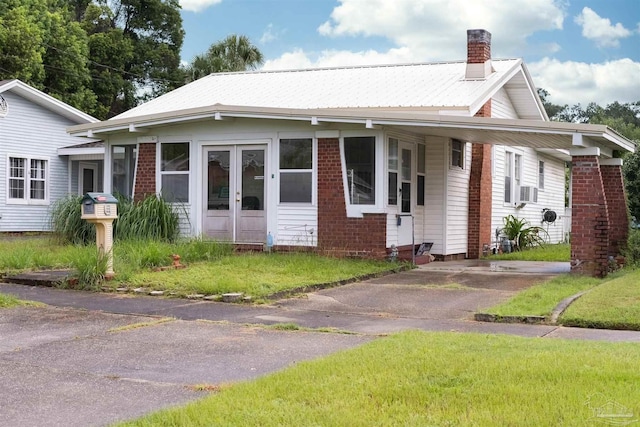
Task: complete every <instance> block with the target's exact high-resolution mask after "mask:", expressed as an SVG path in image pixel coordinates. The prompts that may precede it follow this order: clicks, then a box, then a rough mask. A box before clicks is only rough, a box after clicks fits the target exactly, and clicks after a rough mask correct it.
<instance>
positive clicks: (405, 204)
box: [398, 143, 413, 246]
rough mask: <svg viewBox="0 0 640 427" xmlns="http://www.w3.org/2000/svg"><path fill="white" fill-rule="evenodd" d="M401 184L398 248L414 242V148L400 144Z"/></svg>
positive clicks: (399, 185) (399, 189) (399, 188)
mask: <svg viewBox="0 0 640 427" xmlns="http://www.w3.org/2000/svg"><path fill="white" fill-rule="evenodd" d="M399 148H400V156H399V157H400V182H399V183H398V193H399V194H398V201H399V203H398V209H399V211H400V212H399V213H398V214H399V216H400V218H401V219H400V224H399V226H398V246H404V245H410V244H412V242H413V222H412V221H413V219H412V218H411V214H412V213H413V196H412V194H413V189H412V185H411V177H412V175H413V168H412V147H411V146H410V145H408V144H402V143H401V144H400V147H399Z"/></svg>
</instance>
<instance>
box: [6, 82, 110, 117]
mask: <svg viewBox="0 0 640 427" xmlns="http://www.w3.org/2000/svg"><path fill="white" fill-rule="evenodd" d="M7 91H11V92H13V93H15V94H16V95H19V96H20V97H22V98H24V99H27V100H29V101H31V102H33V103H34V104H37V105H40V106H42V107H44V108H46V109H48V110H50V111H53V112H54V113H57V114H59V115H61V116H63V117H66V118H67V119H69V120H71V121H73V122H76V123H96V122H98V121H99V120H98V119H96V118H95V117H93V116H90V115H89V114H87V113H84V112H82V111H80V110H78V109H77V108H74V107H72V106H70V105H69V104H65V103H64V102H62V101H60V100H59V99H56V98H54V97H52V96H50V95H47V94H46V93H44V92H41V91H39V90H38V89H35V88H33V87H31V86H29V85H28V84H26V83H23V82H21V81H20V80H9V81H5V82H4V83H2V84H0V93H3V92H7Z"/></svg>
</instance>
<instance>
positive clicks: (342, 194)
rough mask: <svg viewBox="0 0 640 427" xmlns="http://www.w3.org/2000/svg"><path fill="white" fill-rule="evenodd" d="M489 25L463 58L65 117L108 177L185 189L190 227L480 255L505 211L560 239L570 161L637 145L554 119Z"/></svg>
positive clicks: (199, 85) (218, 90) (292, 242)
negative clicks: (106, 115)
mask: <svg viewBox="0 0 640 427" xmlns="http://www.w3.org/2000/svg"><path fill="white" fill-rule="evenodd" d="M490 40H491V35H490V34H489V33H488V32H486V31H484V30H469V31H468V39H467V48H468V49H467V51H468V52H467V53H468V55H467V60H465V61H459V62H443V63H423V64H403V65H387V66H359V67H343V68H325V69H309V70H291V71H257V72H239V73H221V74H212V75H209V76H207V77H205V78H202V79H200V80H197V81H195V82H193V83H190V84H188V85H186V86H183V87H181V88H179V89H176V90H174V91H172V92H170V93H168V94H166V95H163V96H161V97H158V98H156V99H154V100H152V101H149V102H147V103H145V104H142V105H140V106H138V107H136V108H133V109H131V110H129V111H127V112H125V113H123V114H120V115H119V116H117V117H114V118H113V119H110V120H107V121H103V122H99V123H90V124H86V125H79V126H73V127H71V128H70V129H69V132H70V133H71V134H72V135H74V136H82V137H88V138H100V139H102V140H104V144H105V147H106V151H105V177H106V179H105V191H112V192H116V191H117V192H121V193H124V194H127V195H130V196H133V197H135V198H140V197H142V196H144V195H147V194H156V193H161V194H162V195H163V196H164V197H165V198H167V199H168V200H170V201H172V202H176V203H181V204H183V206H184V207H185V209H186V211H187V212H188V221H187V220H186V218H185V221H184V222H183V227H184V231H185V232H186V233H187V234H189V235H194V236H199V235H201V236H207V237H210V238H215V239H223V240H228V241H232V242H234V243H236V244H259V245H262V244H263V243H264V242H265V241H267V240H269V241H271V240H273V243H274V244H275V246H276V248H278V247H280V248H291V247H300V246H302V247H312V248H315V249H317V250H319V251H322V252H332V253H338V254H343V255H346V256H354V255H355V256H371V257H384V256H386V254H387V253H388V252H389V251H390V250H391V248H392V247H394V246H395V247H400V248H402V247H410V245H412V244H419V243H422V242H428V243H432V244H433V245H432V247H431V254H433V255H435V256H436V257H437V258H439V259H452V258H462V257H468V258H477V257H479V256H480V255H481V253H482V250H483V248H486V247H487V246H491V245H492V244H493V242H494V241H495V230H496V229H498V228H500V227H502V221H503V218H504V217H505V216H506V215H508V214H513V215H515V216H517V217H519V218H526V219H528V220H529V221H530V222H531V224H532V225H542V226H543V227H544V228H545V229H547V230H548V233H549V240H550V241H551V242H554V243H555V242H559V241H561V240H562V239H564V237H565V233H566V232H567V231H568V230H567V229H566V228H565V227H564V226H563V221H561V220H560V217H561V216H562V215H563V213H564V208H565V201H564V200H565V191H564V181H565V178H564V176H565V162H568V161H572V159H575V156H583V157H584V156H586V158H587V159H591V158H596V168H600V164H599V163H598V161H600V160H601V161H602V163H603V165H608V164H609V163H610V164H611V165H613V167H616V168H617V169H616V170H619V166H617V165H619V163H620V161H619V160H618V159H613V160H610V159H611V158H613V157H615V154H616V152H617V151H632V150H633V149H634V146H633V144H632V143H631V142H630V141H628V140H626V139H625V138H623V137H621V136H620V135H618V134H617V133H615V132H614V131H612V130H611V129H609V128H607V127H605V126H594V125H577V124H569V123H555V122H550V121H549V120H548V117H547V116H546V113H545V111H544V108H543V106H542V103H541V101H540V99H539V98H538V96H537V93H536V88H535V85H534V84H533V82H532V80H531V77H530V75H529V73H528V71H527V68H526V67H525V65H524V63H523V62H522V60H521V59H501V60H495V59H493V60H492V59H491V54H490ZM581 158H582V157H581ZM607 162H609V163H607ZM598 174H599V169H598ZM601 181H602V180H601ZM579 185H582V184H579ZM618 187H620V188H618ZM618 187H615V191H616V192H617V193H620V192H622V191H623V190H622V187H621V178H620V186H618ZM575 190H576V186H575V185H574V192H575ZM596 193H597V192H596ZM617 193H616V194H617ZM599 194H602V191H601V192H600V193H599ZM622 194H623V193H622ZM602 198H604V196H602ZM573 202H574V204H575V203H580V200H578V201H576V200H575V198H574V201H573ZM589 203H590V202H589ZM589 203H588V204H589ZM623 203H624V202H623ZM547 211H553V212H555V213H556V221H543V219H544V218H545V216H544V214H545V212H547ZM574 212H575V210H574ZM581 212H582V211H581ZM551 217H552V216H551V215H547V216H546V218H547V219H550V218H551ZM583 222H584V221H583ZM574 229H575V222H574ZM268 235H271V238H270V239H267V236H268ZM621 238H622V237H621V236H617V237H615V239H614V240H616V241H617V240H620V239H621ZM607 242H608V240H607ZM587 246H588V247H589V248H592V246H593V245H590V244H589V245H587ZM589 250H592V249H589ZM580 256H581V257H582V259H581V261H580V264H581V265H582V264H584V263H585V262H586V261H588V260H592V258H593V257H591V255H585V256H582V255H580ZM576 258H577V257H576ZM593 259H595V258H593ZM589 262H591V261H589ZM585 265H586V264H585ZM589 265H591V264H589ZM598 265H600V264H598ZM583 267H584V266H583Z"/></svg>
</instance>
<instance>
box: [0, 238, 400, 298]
mask: <svg viewBox="0 0 640 427" xmlns="http://www.w3.org/2000/svg"><path fill="white" fill-rule="evenodd" d="M113 252H114V261H113V264H114V270H115V273H116V275H115V278H114V280H111V281H109V282H103V281H102V280H101V278H102V277H103V274H102V270H104V267H105V266H103V265H101V264H105V263H100V262H99V261H98V260H99V257H98V255H97V252H96V248H95V246H93V245H89V246H82V245H60V244H58V243H56V242H55V241H54V240H52V239H47V238H40V239H30V240H22V239H16V240H0V273H2V272H5V273H6V272H16V271H24V270H37V269H65V268H69V269H74V270H76V272H77V277H78V278H79V284H78V285H76V286H79V287H81V288H85V289H99V287H100V286H101V285H107V286H111V287H118V286H122V285H128V286H131V287H145V288H148V289H150V290H165V291H168V292H175V293H176V294H177V295H179V296H180V295H188V294H193V293H200V294H221V293H226V292H242V293H245V294H248V295H251V296H252V297H254V298H263V297H266V296H268V295H272V294H274V293H276V292H286V291H288V290H291V289H295V288H300V287H304V286H310V285H317V284H325V283H331V282H337V281H342V280H349V279H353V278H356V277H362V276H366V275H369V274H375V273H380V272H383V271H390V270H394V269H397V268H398V267H399V265H398V264H395V263H393V264H392V263H389V262H385V261H370V260H359V259H335V258H326V257H321V256H318V255H314V254H305V253H291V254H263V253H259V254H242V255H233V254H232V247H231V246H230V245H228V244H223V243H218V242H211V241H203V240H198V239H193V240H185V241H179V242H176V243H163V242H157V241H126V242H116V243H115V244H114V249H113ZM172 254H179V255H180V256H181V260H180V262H181V263H182V264H183V265H186V266H187V268H185V269H181V270H173V269H171V270H167V271H153V269H154V268H156V267H160V266H168V265H171V264H172V262H173V260H172V257H171V255H172ZM105 265H106V264H105Z"/></svg>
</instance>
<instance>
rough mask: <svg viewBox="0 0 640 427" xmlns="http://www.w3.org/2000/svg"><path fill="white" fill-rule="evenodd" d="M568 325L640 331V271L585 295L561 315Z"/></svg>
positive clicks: (630, 273) (615, 279) (619, 278)
mask: <svg viewBox="0 0 640 427" xmlns="http://www.w3.org/2000/svg"><path fill="white" fill-rule="evenodd" d="M560 322H561V323H562V324H563V325H567V326H580V327H588V328H605V329H632V330H636V331H639V330H640V270H632V271H630V272H628V273H627V274H625V275H624V276H621V277H617V278H614V279H612V280H609V281H607V282H605V283H603V284H601V285H600V286H598V287H597V288H595V289H593V290H591V291H590V292H589V293H587V294H585V295H583V296H582V297H580V298H579V299H578V300H576V301H575V302H574V303H573V304H572V305H570V306H569V308H568V309H567V311H566V312H565V313H564V314H563V315H562V317H561V318H560Z"/></svg>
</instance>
